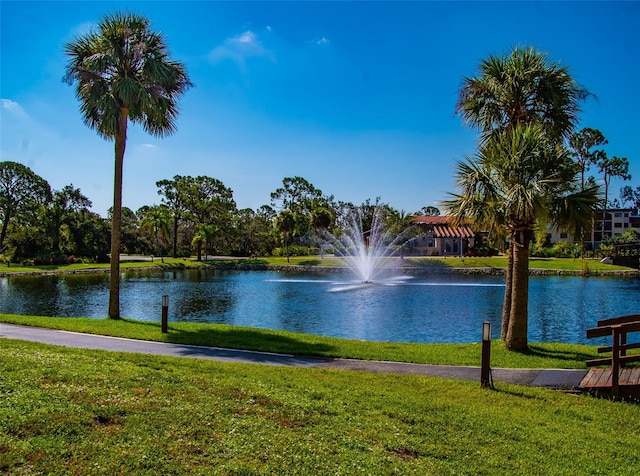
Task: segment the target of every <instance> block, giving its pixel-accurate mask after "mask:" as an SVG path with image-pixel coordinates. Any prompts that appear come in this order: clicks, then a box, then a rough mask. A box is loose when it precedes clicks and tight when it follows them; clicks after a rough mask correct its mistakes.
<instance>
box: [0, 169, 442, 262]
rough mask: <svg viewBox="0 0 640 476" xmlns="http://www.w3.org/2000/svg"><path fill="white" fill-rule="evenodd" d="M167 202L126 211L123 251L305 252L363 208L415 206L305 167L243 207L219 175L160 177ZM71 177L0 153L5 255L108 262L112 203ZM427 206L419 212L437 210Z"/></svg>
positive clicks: (399, 225)
mask: <svg viewBox="0 0 640 476" xmlns="http://www.w3.org/2000/svg"><path fill="white" fill-rule="evenodd" d="M156 186H157V191H158V195H159V197H160V204H153V205H144V206H142V207H140V208H139V209H137V210H131V209H129V208H127V207H123V208H122V213H121V220H122V226H121V238H120V251H121V253H125V254H144V255H155V256H157V257H158V258H160V259H162V257H164V256H173V257H174V258H179V257H187V256H193V255H196V256H197V258H198V259H202V258H203V257H204V258H206V257H207V256H211V255H218V254H223V255H231V256H270V255H274V254H275V255H285V254H287V255H288V254H301V253H304V254H307V253H309V250H310V248H311V249H313V248H317V247H318V246H319V244H320V241H321V240H320V237H319V235H320V234H321V232H322V230H328V231H330V232H335V231H336V229H339V228H345V227H347V226H348V225H349V221H348V220H349V215H350V213H351V212H353V211H355V210H356V209H357V210H358V211H359V212H360V213H361V214H362V220H363V227H364V229H369V228H370V226H371V222H372V221H373V215H374V213H375V211H376V210H382V212H383V218H384V220H385V223H386V224H387V226H389V227H392V228H394V229H397V230H401V229H403V228H405V227H407V226H408V225H410V223H411V217H412V216H413V214H408V213H406V212H404V211H398V210H396V209H394V208H393V207H391V206H390V205H389V204H386V203H382V202H381V201H380V199H379V198H376V199H375V200H371V199H367V200H366V201H365V202H363V203H362V204H360V205H357V206H356V205H354V204H353V203H350V202H343V201H336V200H335V199H334V197H333V196H332V195H325V194H323V192H322V191H321V190H320V189H318V188H316V187H315V186H314V185H313V184H311V183H310V182H308V181H307V180H306V179H304V178H302V177H286V178H284V179H283V182H282V186H281V187H278V188H277V189H276V190H274V191H273V192H272V193H271V194H270V199H271V201H270V203H269V204H265V205H262V206H261V207H259V208H258V209H256V210H253V209H250V208H244V209H238V208H237V206H236V202H235V200H234V197H233V191H232V190H231V189H230V188H229V187H227V186H225V185H224V183H223V182H221V181H220V180H218V179H215V178H212V177H207V176H198V177H191V176H181V175H176V176H174V177H173V178H172V179H165V180H160V181H158V182H156ZM91 206H92V203H91V200H90V199H89V198H88V197H87V196H85V195H84V194H83V193H82V191H81V190H80V189H79V188H76V187H74V186H73V184H70V185H67V186H65V187H63V188H62V189H61V190H52V189H51V186H50V185H49V183H48V182H47V181H46V180H45V179H44V178H42V177H40V176H38V175H37V174H36V173H34V172H33V171H32V170H31V169H30V168H29V167H27V166H25V165H23V164H19V163H16V162H0V220H1V221H0V250H1V252H0V255H1V259H2V261H3V262H6V261H13V262H24V261H26V260H29V261H31V262H33V263H35V264H62V263H65V262H69V261H72V260H77V259H84V260H89V261H97V262H108V261H109V252H110V243H111V221H112V219H113V213H112V209H109V211H108V214H107V217H106V218H103V217H101V216H100V215H98V214H97V213H94V212H92V211H91ZM439 213H440V212H439V210H438V209H437V208H436V207H424V208H423V209H422V210H420V211H418V212H416V214H432V215H433V214H439Z"/></svg>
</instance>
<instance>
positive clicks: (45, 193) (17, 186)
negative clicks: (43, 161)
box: [0, 162, 51, 253]
mask: <svg viewBox="0 0 640 476" xmlns="http://www.w3.org/2000/svg"><path fill="white" fill-rule="evenodd" d="M50 200H51V187H50V186H49V183H48V182H47V181H46V180H45V179H43V178H42V177H40V176H39V175H37V174H36V173H34V172H33V171H32V170H31V169H30V168H29V167H27V166H26V165H22V164H19V163H17V162H0V253H2V252H3V250H4V249H5V246H6V245H5V239H6V237H7V230H8V229H9V224H10V223H12V222H13V221H16V222H18V223H23V224H27V223H33V222H34V221H35V219H36V218H37V216H38V214H39V212H40V211H41V207H43V206H44V205H45V204H46V203H47V202H49V201H50Z"/></svg>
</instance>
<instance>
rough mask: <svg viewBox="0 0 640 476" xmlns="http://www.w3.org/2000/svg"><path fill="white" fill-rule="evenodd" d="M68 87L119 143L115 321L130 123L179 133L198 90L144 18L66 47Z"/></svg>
mask: <svg viewBox="0 0 640 476" xmlns="http://www.w3.org/2000/svg"><path fill="white" fill-rule="evenodd" d="M65 54H66V55H67V57H68V63H67V65H66V74H65V78H64V79H65V81H66V82H67V83H68V84H70V85H75V91H76V97H77V98H78V100H79V101H80V112H81V113H82V116H83V119H84V122H85V124H86V125H87V126H89V127H90V128H92V129H95V130H96V131H97V133H98V135H100V136H101V137H103V138H105V139H107V140H113V141H114V143H115V173H114V187H113V188H114V190H113V217H112V225H111V278H110V282H109V317H111V318H113V319H119V318H120V229H121V220H122V167H123V162H124V152H125V147H126V143H127V125H128V121H132V122H134V123H139V124H140V125H141V126H142V128H143V129H144V130H145V131H147V132H148V133H150V134H151V135H154V136H157V137H163V136H166V135H169V134H171V133H173V132H174V131H175V130H176V123H175V121H176V118H177V115H178V107H177V101H178V99H179V97H180V96H181V95H182V94H183V93H184V92H185V91H186V90H187V89H188V88H189V87H191V86H192V84H191V82H190V81H189V77H188V76H187V72H186V69H185V67H184V65H183V64H182V63H179V62H177V61H173V60H171V59H170V58H169V54H168V51H167V45H166V43H165V40H164V38H163V36H162V35H161V34H159V33H156V32H154V31H152V30H151V28H150V24H149V21H148V20H147V19H146V18H144V17H142V16H139V15H136V14H130V13H115V14H113V15H108V16H106V17H104V18H103V19H102V20H101V21H100V23H98V26H97V30H95V31H92V32H90V33H88V34H86V35H82V36H79V37H77V38H75V39H74V41H72V42H70V43H67V44H66V45H65Z"/></svg>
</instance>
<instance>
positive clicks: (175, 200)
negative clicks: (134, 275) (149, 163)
mask: <svg viewBox="0 0 640 476" xmlns="http://www.w3.org/2000/svg"><path fill="white" fill-rule="evenodd" d="M183 180H186V179H184V178H183V177H182V176H180V175H175V176H174V177H173V180H159V181H157V182H156V186H157V187H158V189H159V190H158V195H161V196H162V203H163V204H165V205H166V206H167V208H168V209H169V211H170V212H171V216H172V226H173V233H172V238H173V247H172V248H173V257H174V258H177V257H178V228H179V227H180V223H181V222H182V220H183V219H184V215H185V213H186V210H185V207H184V204H183V203H182V199H183V197H182V194H181V193H180V189H181V185H180V184H181V182H182V181H183Z"/></svg>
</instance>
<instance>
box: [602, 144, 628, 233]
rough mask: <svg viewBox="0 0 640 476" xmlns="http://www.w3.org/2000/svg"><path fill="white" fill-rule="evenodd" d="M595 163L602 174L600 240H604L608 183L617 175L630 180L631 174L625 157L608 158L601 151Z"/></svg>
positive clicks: (607, 205)
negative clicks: (602, 199)
mask: <svg viewBox="0 0 640 476" xmlns="http://www.w3.org/2000/svg"><path fill="white" fill-rule="evenodd" d="M596 165H597V166H598V170H600V173H601V174H602V181H603V182H604V201H603V206H602V221H601V228H600V233H601V238H602V241H605V240H606V237H605V217H606V213H607V208H608V207H609V185H610V184H611V179H612V178H614V177H618V178H620V179H622V180H631V174H630V173H629V161H628V160H627V158H626V157H611V158H609V157H607V154H606V153H604V152H602V153H601V154H600V155H599V157H598V161H597V163H596Z"/></svg>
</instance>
